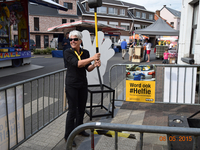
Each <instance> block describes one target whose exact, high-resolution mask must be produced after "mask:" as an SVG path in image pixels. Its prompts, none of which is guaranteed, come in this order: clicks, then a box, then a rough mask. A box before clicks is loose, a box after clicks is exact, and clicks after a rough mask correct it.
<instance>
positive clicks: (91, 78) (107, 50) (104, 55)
mask: <svg viewBox="0 0 200 150" xmlns="http://www.w3.org/2000/svg"><path fill="white" fill-rule="evenodd" d="M82 34H83V38H82V41H83V48H84V49H86V50H88V51H89V53H90V56H93V55H95V53H96V38H94V42H93V43H92V42H91V37H90V33H89V31H87V30H84V31H82ZM103 39H104V33H103V32H102V31H98V47H99V52H100V53H101V57H100V60H101V66H100V67H99V72H100V75H101V81H102V84H103V83H104V82H103V75H104V74H105V71H106V66H107V62H108V60H109V59H110V58H111V57H113V55H114V54H115V52H114V50H113V49H112V48H111V44H112V41H111V40H110V39H105V40H104V41H103ZM92 63H93V62H92ZM87 79H88V85H91V84H99V83H100V82H99V77H98V73H97V69H96V68H95V70H93V71H92V72H89V73H88V72H87Z"/></svg>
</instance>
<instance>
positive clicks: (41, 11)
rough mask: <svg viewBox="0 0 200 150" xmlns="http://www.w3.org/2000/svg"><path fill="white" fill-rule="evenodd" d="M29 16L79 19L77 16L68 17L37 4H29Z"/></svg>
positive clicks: (53, 9)
mask: <svg viewBox="0 0 200 150" xmlns="http://www.w3.org/2000/svg"><path fill="white" fill-rule="evenodd" d="M28 7H29V9H28V10H29V14H30V15H35V16H52V17H70V18H78V16H77V15H66V14H59V13H58V10H57V9H55V8H51V7H47V6H44V5H39V4H35V3H31V2H30V3H29V4H28Z"/></svg>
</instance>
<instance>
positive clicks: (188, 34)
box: [178, 0, 200, 64]
mask: <svg viewBox="0 0 200 150" xmlns="http://www.w3.org/2000/svg"><path fill="white" fill-rule="evenodd" d="M183 58H185V59H184V60H191V59H193V60H194V64H200V11H199V0H183V1H182V9H181V23H180V34H179V52H178V64H185V63H188V61H183Z"/></svg>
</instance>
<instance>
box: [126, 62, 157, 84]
mask: <svg viewBox="0 0 200 150" xmlns="http://www.w3.org/2000/svg"><path fill="white" fill-rule="evenodd" d="M138 67H140V68H141V73H143V74H144V76H142V77H141V80H145V81H154V80H155V66H154V65H132V66H131V67H130V66H129V67H126V79H127V80H133V79H134V75H133V74H134V73H135V72H136V68H138Z"/></svg>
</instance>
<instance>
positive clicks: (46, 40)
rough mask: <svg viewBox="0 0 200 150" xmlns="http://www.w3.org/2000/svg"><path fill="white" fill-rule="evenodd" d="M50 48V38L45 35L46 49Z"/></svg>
mask: <svg viewBox="0 0 200 150" xmlns="http://www.w3.org/2000/svg"><path fill="white" fill-rule="evenodd" d="M47 47H49V36H48V35H44V48H47Z"/></svg>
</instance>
